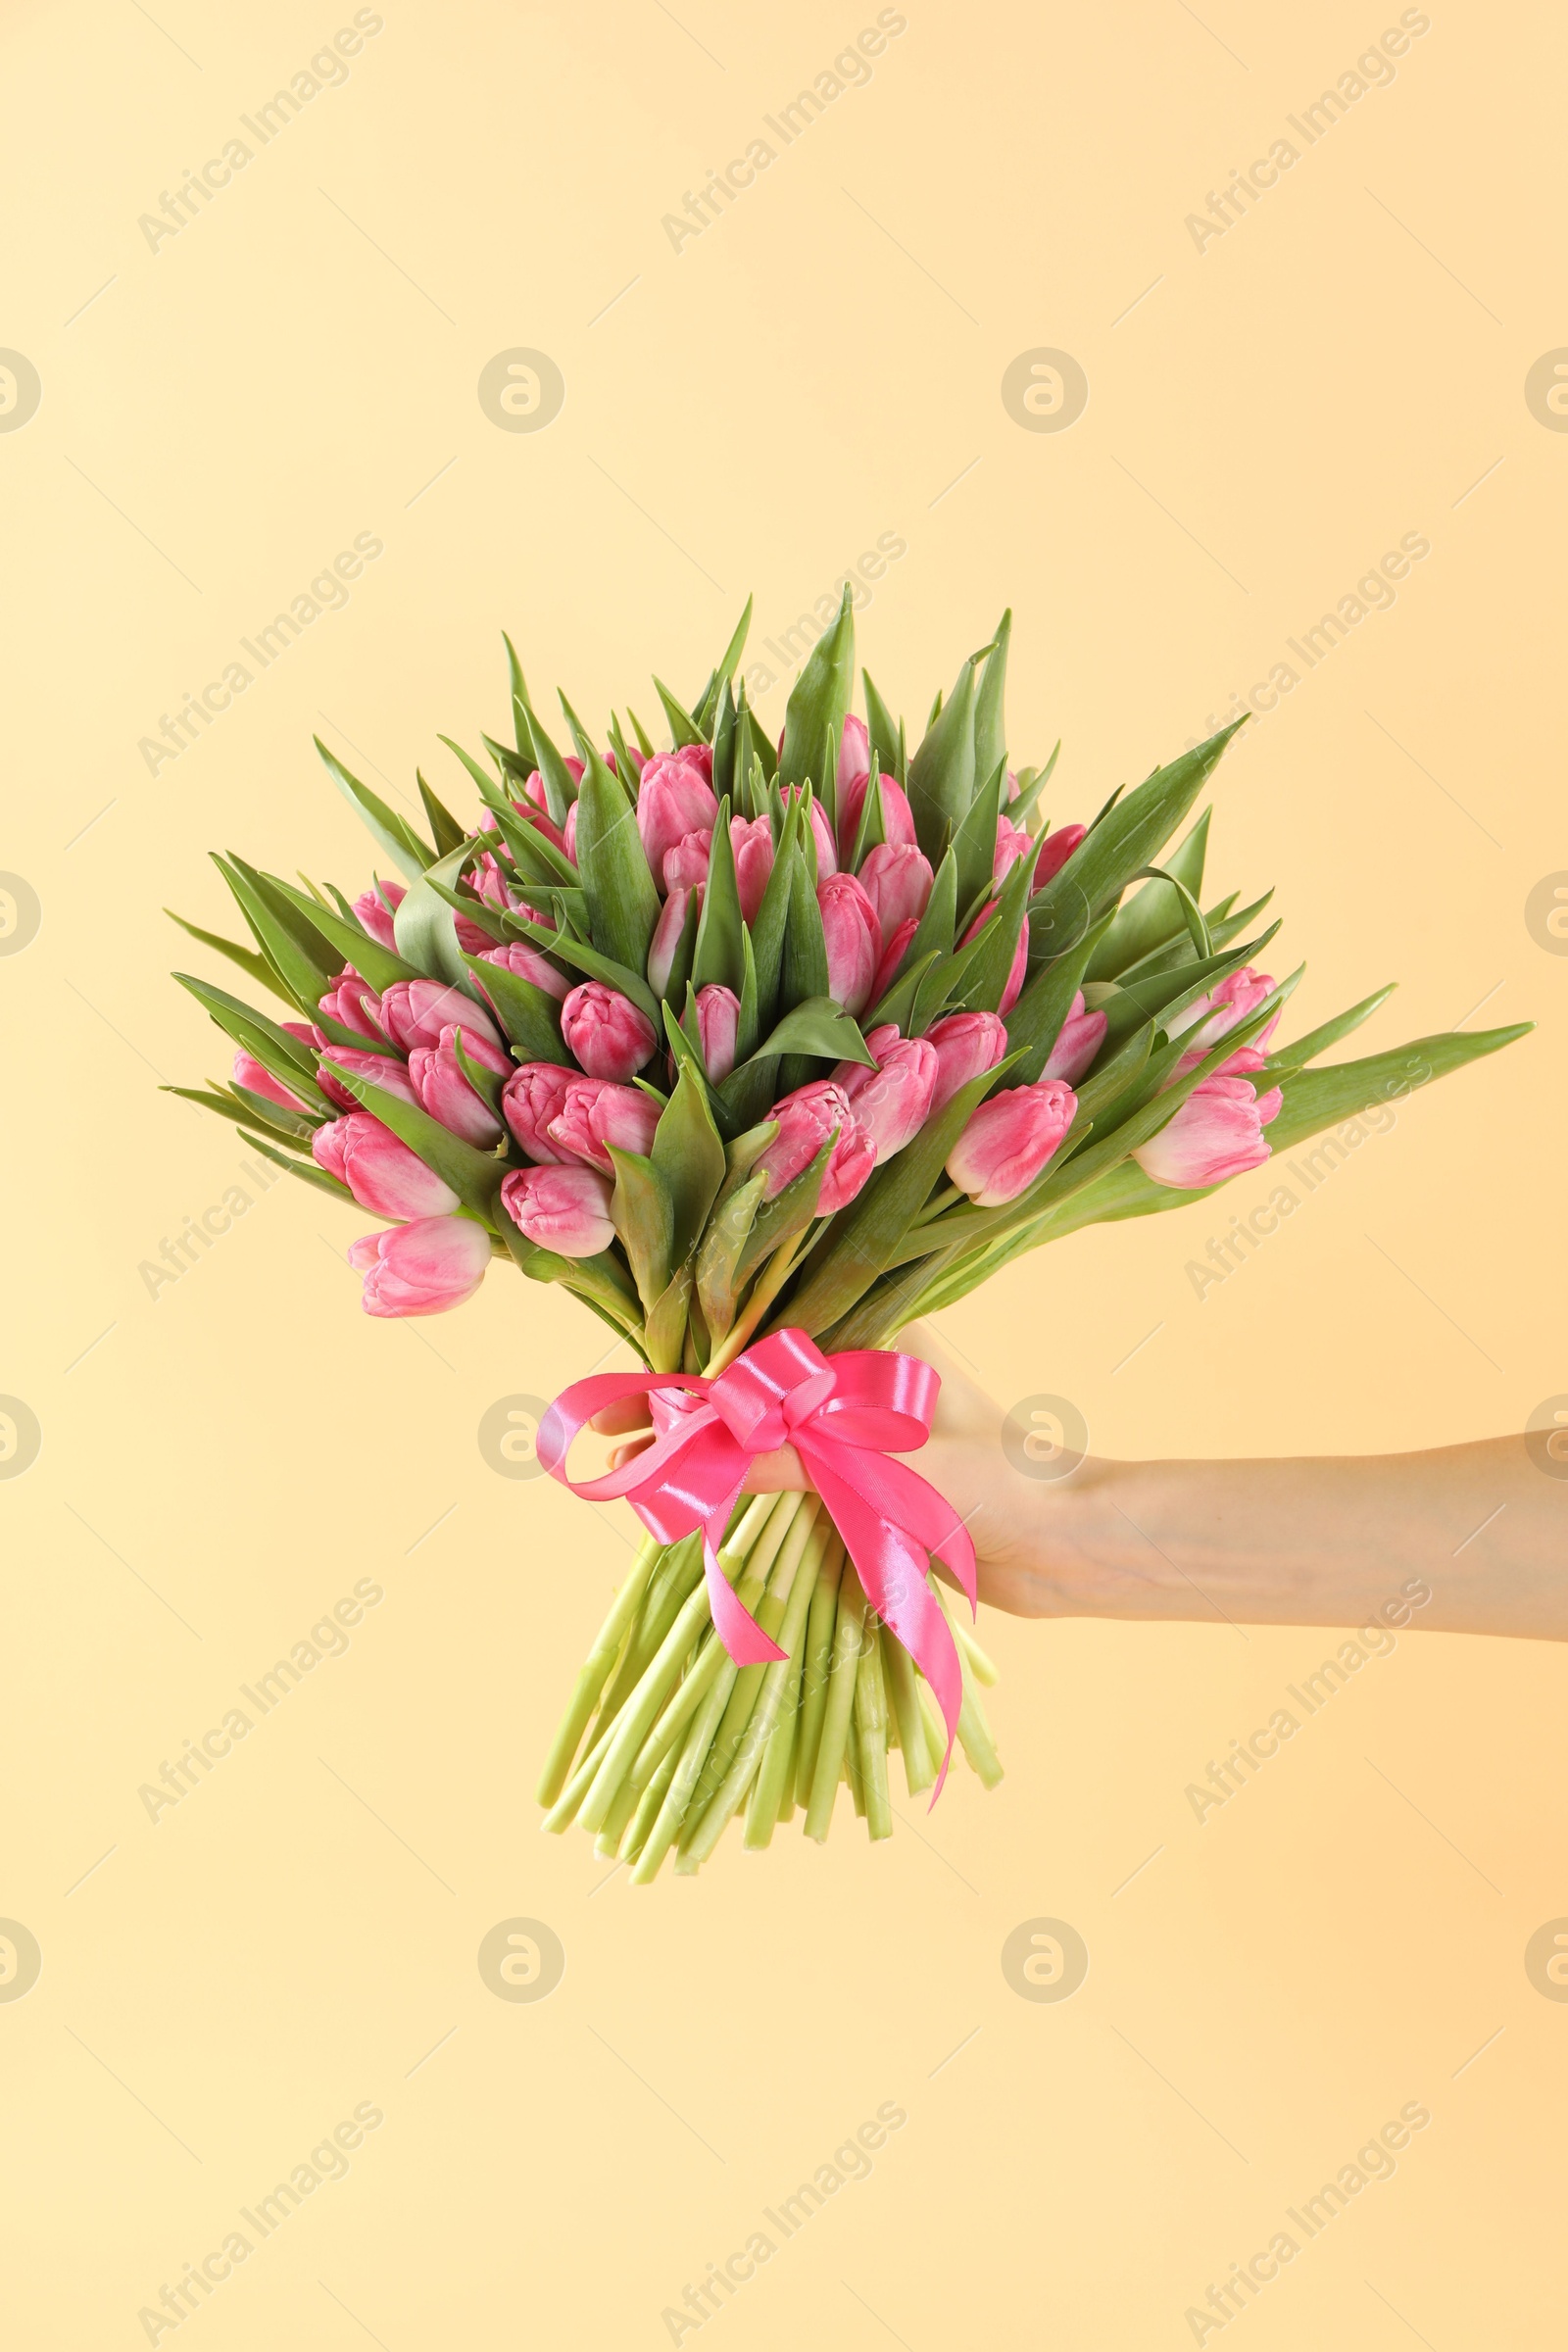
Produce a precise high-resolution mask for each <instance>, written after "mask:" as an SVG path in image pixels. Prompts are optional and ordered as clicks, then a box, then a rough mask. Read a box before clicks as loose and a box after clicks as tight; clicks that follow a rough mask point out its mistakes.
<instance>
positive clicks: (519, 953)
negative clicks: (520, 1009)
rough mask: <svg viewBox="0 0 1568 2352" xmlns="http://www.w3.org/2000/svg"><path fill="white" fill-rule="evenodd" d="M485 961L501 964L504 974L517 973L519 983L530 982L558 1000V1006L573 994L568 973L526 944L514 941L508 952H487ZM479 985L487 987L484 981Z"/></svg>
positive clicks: (492, 949)
mask: <svg viewBox="0 0 1568 2352" xmlns="http://www.w3.org/2000/svg"><path fill="white" fill-rule="evenodd" d="M483 960H484V961H485V962H486V963H494V964H499V965H500V967H501V969H502V970H503V971H504V972H515V974H516V976H517V978H518V979H519V980H527V981H529V982H531V983H532V985H533V986H534V987H535V988H542V989H543V990H544V992H545V995H546V996H547V997H554V998H555V1000H556V1003H557V1004H558V1005H559V1004H561V1003H562V1002H563V1000H564V998H565V997H566V996H567V995H568V994H569V993H570V989H571V982H570V981H569V980H568V979H567V977H566V975H565V973H564V971H561V970H560V969H559V968H558V966H557V965H555V964H553V963H552V962H551V960H550V958H549V956H542V955H541V954H540V953H539V950H538V949H537V948H531V947H529V945H528V943H527V941H526V940H523V939H514V940H511V941H509V942H508V944H507V946H506V947H504V948H486V949H485V951H484V956H483ZM479 985H480V987H481V988H482V987H483V986H484V983H483V981H482V980H481V981H480V983H479Z"/></svg>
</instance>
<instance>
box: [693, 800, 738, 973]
mask: <svg viewBox="0 0 1568 2352" xmlns="http://www.w3.org/2000/svg"><path fill="white" fill-rule="evenodd" d="M744 928H745V925H744V924H743V922H742V920H741V901H740V892H739V890H738V889H737V888H736V883H735V852H734V848H733V845H732V844H731V841H730V837H729V802H728V801H727V800H721V801H720V802H719V804H718V816H717V820H716V821H715V823H714V826H713V832H712V838H711V842H710V844H709V852H708V882H707V886H706V887H705V889H704V891H703V916H702V923H701V926H700V927H699V930H698V933H697V951H696V956H695V959H694V961H693V964H692V979H693V982H694V984H695V985H696V986H697V987H698V988H707V987H708V986H709V985H710V983H711V982H717V983H718V985H719V986H720V987H723V988H728V989H732V990H733V991H734V993H735V995H736V996H737V997H739V995H740V992H741V981H742V979H743V977H744V969H743V955H742V949H741V933H742V931H743V930H744Z"/></svg>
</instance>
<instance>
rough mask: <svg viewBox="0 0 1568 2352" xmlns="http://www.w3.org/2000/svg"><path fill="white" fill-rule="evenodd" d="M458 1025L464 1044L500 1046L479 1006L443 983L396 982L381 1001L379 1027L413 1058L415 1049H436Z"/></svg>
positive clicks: (483, 1010) (423, 981) (497, 1036)
mask: <svg viewBox="0 0 1568 2352" xmlns="http://www.w3.org/2000/svg"><path fill="white" fill-rule="evenodd" d="M459 1024H461V1026H462V1029H463V1032H464V1044H465V1045H466V1044H467V1042H468V1040H469V1038H471V1037H482V1038H483V1039H484V1041H485V1043H486V1045H490V1046H499V1045H500V1043H501V1032H500V1030H499V1029H498V1028H497V1027H496V1025H495V1023H494V1021H492V1019H491V1018H490V1015H489V1014H488V1013H487V1012H486V1011H485V1009H484V1007H483V1006H482V1005H476V1004H475V1003H474V1001H473V999H472V998H471V997H470V996H468V995H467V994H466V991H465V990H463V989H461V988H454V987H453V986H452V985H451V983H450V982H449V981H446V980H398V981H395V982H394V983H393V985H392V987H390V988H389V989H387V990H386V991H385V993H384V994H383V996H382V998H381V1025H382V1027H383V1028H384V1029H385V1031H386V1033H387V1036H388V1037H389V1038H390V1039H391V1040H392V1043H393V1044H394V1045H395V1046H401V1047H402V1049H403V1051H404V1053H405V1054H412V1053H413V1051H414V1049H415V1047H416V1046H436V1045H439V1044H440V1042H441V1032H442V1030H443V1029H450V1028H453V1027H454V1026H457V1025H459Z"/></svg>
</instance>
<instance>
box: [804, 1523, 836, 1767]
mask: <svg viewBox="0 0 1568 2352" xmlns="http://www.w3.org/2000/svg"><path fill="white" fill-rule="evenodd" d="M843 1576H844V1544H843V1542H842V1540H840V1542H838V1543H837V1544H833V1545H831V1546H830V1548H829V1551H828V1555H827V1557H826V1558H825V1559H824V1561H823V1562H822V1572H821V1574H820V1575H819V1576H818V1578H817V1580H816V1590H815V1592H814V1593H812V1594H811V1613H810V1615H809V1618H808V1620H807V1626H806V1657H805V1662H804V1665H803V1667H802V1673H801V1736H800V1739H799V1740H798V1742H797V1744H796V1752H795V1802H796V1803H797V1804H798V1805H805V1804H808V1803H809V1801H810V1795H811V1775H812V1774H813V1773H814V1772H815V1770H816V1751H817V1749H818V1747H819V1746H820V1745H821V1740H822V1716H823V1713H824V1711H825V1709H826V1707H827V1683H828V1675H829V1672H830V1671H831V1668H832V1664H833V1627H834V1624H835V1621H836V1620H837V1617H838V1613H839V1585H840V1583H841V1581H842V1579H843Z"/></svg>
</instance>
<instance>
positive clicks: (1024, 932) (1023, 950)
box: [959, 903, 1029, 1012]
mask: <svg viewBox="0 0 1568 2352" xmlns="http://www.w3.org/2000/svg"><path fill="white" fill-rule="evenodd" d="M997 912H998V909H997V907H996V905H995V904H994V903H993V905H991V906H990V907H986V908H985V910H984V911H983V912H982V913H980V914H977V915H976V916H975V918H974V921H973V922H972V923H971V924H970V925H969V928H968V930H967V931H966V932H965V933H964V935H963V938H962V940H961V942H960V943H959V944H960V945H961V946H963V947H967V946H968V945H969V942H970V940H971V939H978V938H979V936H980V934H981V932H982V931H983V930H984V929H985V927H986V925H987V924H988V923H991V922H994V921H995V920H996V919H997ZM1028 976H1029V924H1028V921H1027V919H1026V920H1025V921H1023V922H1021V923H1020V924H1019V926H1018V945H1017V946H1016V948H1014V950H1013V952H1012V962H1011V965H1010V966H1009V968H1008V972H1007V984H1006V986H1005V989H1004V990H1003V992H1002V1004H1001V1005H1000V1007H999V1010H1001V1011H1003V1012H1010V1011H1011V1010H1012V1008H1013V1006H1014V1005H1016V1004H1017V1002H1018V999H1019V998H1020V997H1021V996H1022V994H1023V984H1024V981H1025V980H1026V979H1027V978H1028Z"/></svg>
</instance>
